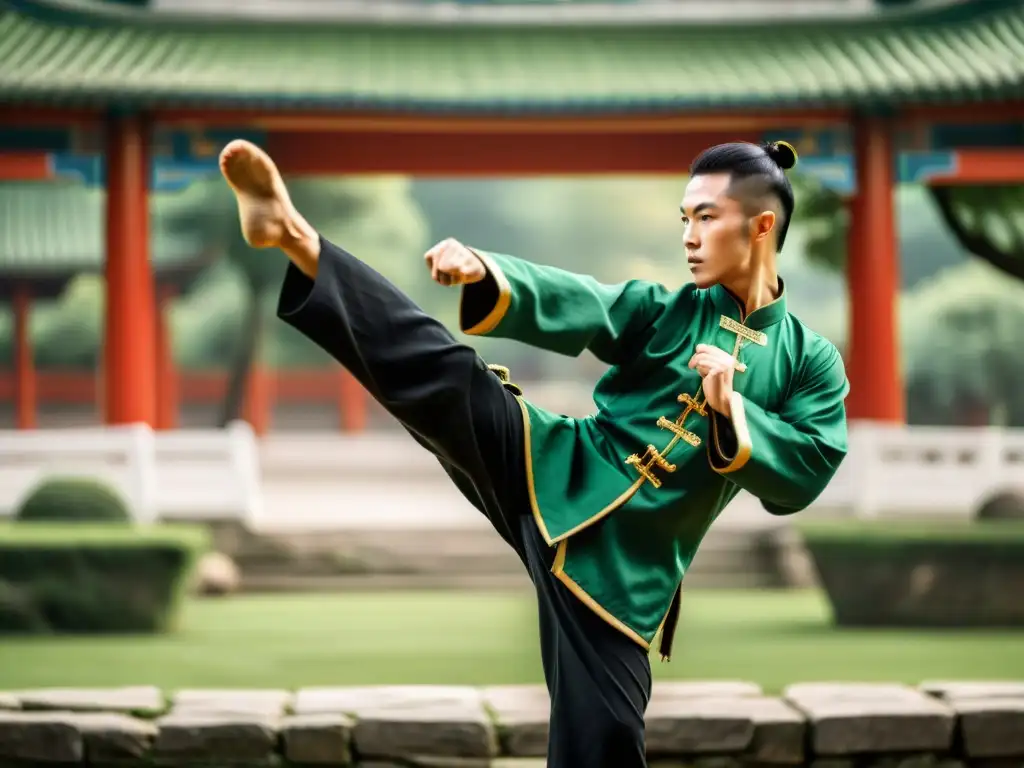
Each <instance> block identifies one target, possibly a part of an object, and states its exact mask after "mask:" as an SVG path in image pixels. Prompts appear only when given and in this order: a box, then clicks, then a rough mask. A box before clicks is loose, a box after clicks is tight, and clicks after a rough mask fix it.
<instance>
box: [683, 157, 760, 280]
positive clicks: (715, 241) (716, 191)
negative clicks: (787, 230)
mask: <svg viewBox="0 0 1024 768" xmlns="http://www.w3.org/2000/svg"><path fill="white" fill-rule="evenodd" d="M729 182H730V176H729V174H727V173H715V174H706V175H701V176H694V177H692V178H691V179H690V182H689V184H687V185H686V192H685V194H684V195H683V202H682V204H681V205H680V211H681V213H682V221H683V245H684V246H685V247H686V257H687V262H688V263H689V265H690V271H691V273H692V274H693V281H694V283H696V285H697V287H698V288H709V287H711V286H712V285H715V284H716V283H727V284H728V283H729V282H731V281H733V280H735V279H737V278H738V277H742V275H743V274H744V273H745V272H747V271H748V270H749V269H750V254H751V249H752V247H753V244H754V241H755V239H756V234H757V227H756V226H755V221H756V219H755V221H751V218H750V217H749V216H748V215H747V212H745V211H744V210H743V206H742V205H741V204H740V203H739V201H737V200H735V199H733V198H731V197H729V196H728V194H727V192H728V190H729Z"/></svg>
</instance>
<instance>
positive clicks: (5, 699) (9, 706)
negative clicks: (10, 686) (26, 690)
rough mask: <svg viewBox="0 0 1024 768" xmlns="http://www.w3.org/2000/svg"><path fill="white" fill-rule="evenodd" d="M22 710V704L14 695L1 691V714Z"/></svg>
mask: <svg viewBox="0 0 1024 768" xmlns="http://www.w3.org/2000/svg"><path fill="white" fill-rule="evenodd" d="M15 709H21V702H20V701H18V697H17V696H15V695H14V694H13V693H6V692H4V691H0V712H4V711H9V710H15Z"/></svg>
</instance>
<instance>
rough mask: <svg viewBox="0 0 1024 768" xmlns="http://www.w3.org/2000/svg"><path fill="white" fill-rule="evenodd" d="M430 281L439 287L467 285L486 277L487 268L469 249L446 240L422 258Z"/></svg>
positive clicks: (451, 240) (457, 242) (455, 241)
mask: <svg viewBox="0 0 1024 768" xmlns="http://www.w3.org/2000/svg"><path fill="white" fill-rule="evenodd" d="M423 258H424V260H425V261H426V262H427V269H429V270H430V279H431V280H433V281H434V282H435V283H440V284H441V285H469V284H470V283H479V282H480V281H481V280H483V279H484V278H485V277H487V267H486V265H485V264H484V263H483V261H482V260H481V259H480V257H479V256H477V255H476V254H475V253H473V252H472V251H471V250H469V248H467V247H466V246H464V245H463V244H462V243H460V242H459V241H458V240H453V239H452V238H448V239H447V240H442V241H441V242H440V243H438V244H437V245H435V246H434V247H433V248H431V249H430V250H429V251H427V252H426V254H425V255H424V256H423Z"/></svg>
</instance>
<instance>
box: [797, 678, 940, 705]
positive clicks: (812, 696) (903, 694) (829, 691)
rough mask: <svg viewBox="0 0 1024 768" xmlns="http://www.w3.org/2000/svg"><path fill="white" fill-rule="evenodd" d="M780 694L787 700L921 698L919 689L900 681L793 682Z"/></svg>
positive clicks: (910, 699)
mask: <svg viewBox="0 0 1024 768" xmlns="http://www.w3.org/2000/svg"><path fill="white" fill-rule="evenodd" d="M782 695H783V696H784V697H785V698H786V699H787V700H789V701H800V700H829V701H839V700H841V701H860V700H869V701H874V700H878V699H885V700H891V699H899V700H901V701H918V700H920V698H921V691H919V690H918V689H917V688H914V687H913V686H910V685H903V684H902V683H848V682H815V683H794V684H792V685H790V686H788V687H786V688H785V689H784V690H783V692H782Z"/></svg>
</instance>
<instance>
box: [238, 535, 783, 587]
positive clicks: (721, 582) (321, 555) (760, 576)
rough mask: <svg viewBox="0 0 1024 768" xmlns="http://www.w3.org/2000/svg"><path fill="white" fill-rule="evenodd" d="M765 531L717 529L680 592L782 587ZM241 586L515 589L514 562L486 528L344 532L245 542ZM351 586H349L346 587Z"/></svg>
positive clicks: (518, 569) (517, 572)
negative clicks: (492, 586)
mask: <svg viewBox="0 0 1024 768" xmlns="http://www.w3.org/2000/svg"><path fill="white" fill-rule="evenodd" d="M768 535H769V534H767V533H766V532H763V531H760V532H750V531H742V530H729V529H727V530H725V531H720V532H713V533H711V534H709V535H708V537H707V538H706V539H705V542H704V544H703V546H702V547H701V549H700V551H699V552H698V555H697V557H696V558H695V560H694V563H693V565H692V567H691V569H690V571H689V573H688V574H687V578H686V583H687V586H692V587H699V588H758V587H762V588H770V587H783V586H787V582H786V579H785V578H784V576H783V575H782V574H781V573H780V569H779V567H778V564H777V559H776V556H775V554H774V549H773V548H772V547H771V546H770V545H769V544H768V543H767V537H768ZM231 554H232V556H233V557H234V558H235V559H236V561H237V563H238V565H239V567H240V568H241V571H242V578H243V584H244V588H246V589H254V590H255V589H259V590H278V589H290V588H293V587H294V588H299V586H300V585H308V587H309V588H310V589H333V588H349V585H357V584H363V583H367V584H368V583H370V582H373V583H374V584H394V585H398V586H409V585H413V586H414V585H416V584H437V585H445V584H449V583H450V584H457V585H461V586H466V587H468V586H470V585H477V584H480V585H486V584H490V583H494V584H505V583H506V582H509V583H511V584H516V583H518V580H519V579H521V578H522V577H523V567H522V563H521V562H520V561H519V558H518V557H516V555H515V553H513V552H512V550H511V549H510V548H509V547H508V546H507V545H506V544H505V542H504V541H503V540H502V539H501V538H500V537H498V536H497V535H496V534H495V533H494V531H493V530H490V529H487V528H483V529H475V530H466V529H456V530H408V529H406V530H376V531H370V530H349V531H326V532H294V533H287V534H285V533H278V534H275V535H272V536H268V535H261V536H256V537H249V539H248V541H247V542H246V543H244V544H242V545H240V548H239V550H238V551H236V552H234V553H231ZM353 588H354V587H353Z"/></svg>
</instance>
